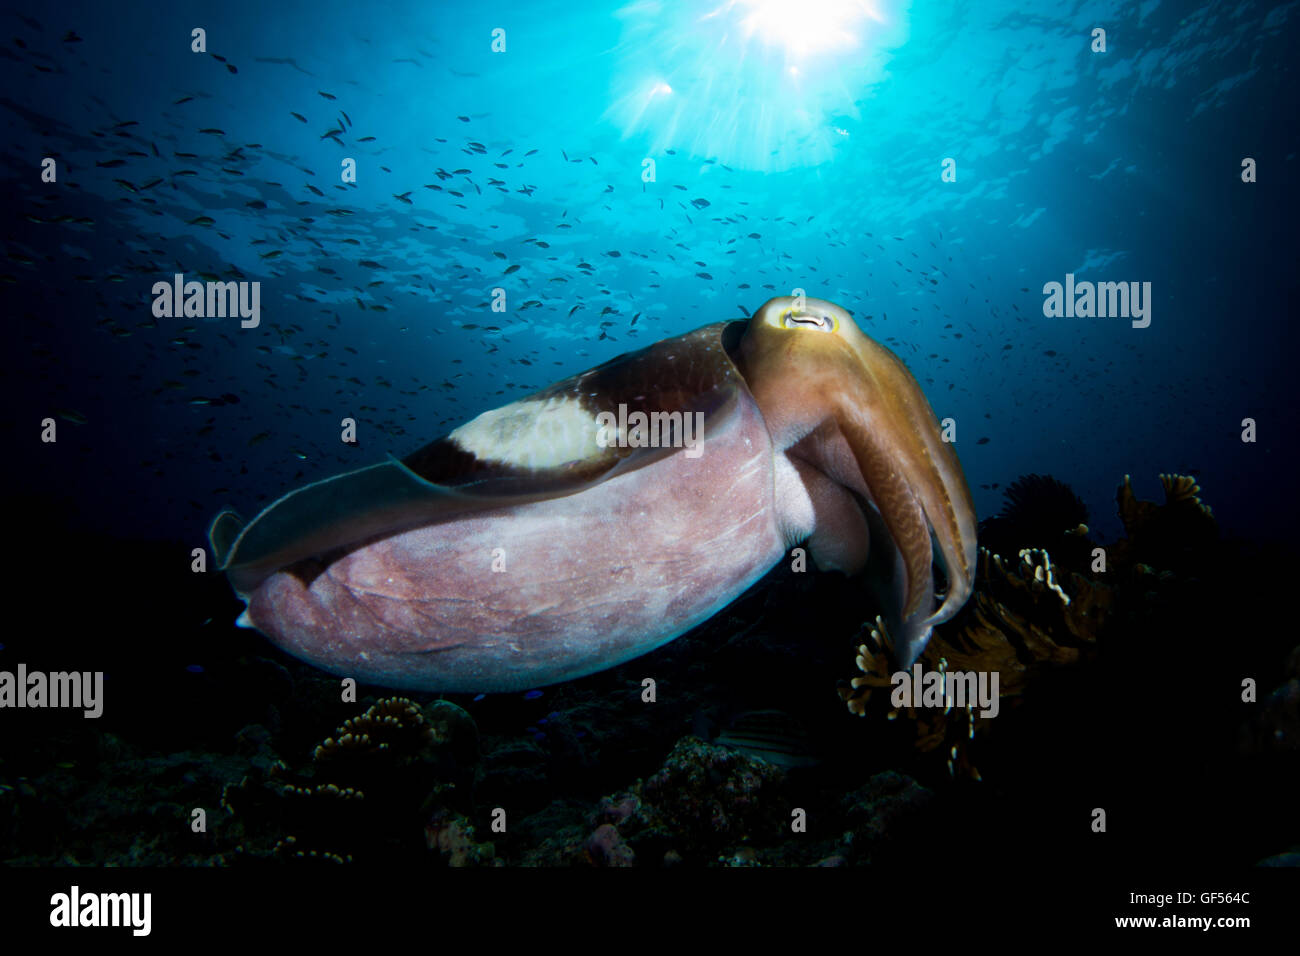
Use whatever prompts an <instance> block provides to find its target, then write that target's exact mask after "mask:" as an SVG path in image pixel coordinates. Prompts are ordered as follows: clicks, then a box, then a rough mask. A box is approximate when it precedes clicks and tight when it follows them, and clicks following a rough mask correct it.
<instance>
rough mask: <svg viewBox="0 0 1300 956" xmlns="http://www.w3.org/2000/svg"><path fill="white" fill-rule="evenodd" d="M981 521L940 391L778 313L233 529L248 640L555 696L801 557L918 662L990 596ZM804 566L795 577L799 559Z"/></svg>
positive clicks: (708, 334)
mask: <svg viewBox="0 0 1300 956" xmlns="http://www.w3.org/2000/svg"><path fill="white" fill-rule="evenodd" d="M975 531H976V522H975V511H974V505H973V503H972V501H971V496H970V491H969V489H968V488H967V486H966V480H965V477H964V476H963V474H962V470H961V465H960V464H959V462H958V460H957V456H956V454H955V452H954V451H953V448H952V445H951V444H950V443H947V442H945V441H944V440H943V438H942V436H941V433H940V429H939V424H938V422H937V421H936V419H935V415H934V412H933V411H932V410H931V408H930V405H929V403H928V402H927V401H926V399H925V396H924V395H923V394H922V392H921V388H920V386H919V385H918V384H917V382H916V380H915V379H914V378H913V377H912V375H911V373H910V372H908V370H907V368H906V367H905V366H904V365H903V363H902V362H901V361H900V360H899V359H898V357H897V356H895V355H894V354H893V353H892V352H891V351H890V350H889V349H887V348H885V347H884V346H883V345H881V344H879V343H878V342H875V341H873V340H872V339H870V338H868V337H867V336H866V335H864V334H863V333H862V331H861V330H859V328H858V326H857V324H856V323H855V322H854V321H853V318H852V317H851V316H850V315H849V313H848V312H847V311H846V310H844V309H842V308H840V307H839V306H837V305H834V304H832V303H830V302H825V301H822V300H819V299H811V298H808V299H805V298H802V297H800V298H790V297H782V298H775V299H771V300H770V301H768V302H767V303H765V304H764V305H763V307H762V308H761V309H760V310H759V311H758V312H757V313H756V314H755V315H754V316H753V318H751V319H749V320H748V321H733V322H719V323H716V324H713V325H706V326H704V327H703V328H700V329H696V330H695V331H694V332H688V333H687V334H685V335H679V336H677V337H675V338H670V339H665V340H663V341H661V342H657V343H656V344H654V345H651V346H649V347H648V348H644V349H641V350H640V351H637V352H629V353H627V354H626V355H622V356H619V357H618V358H615V359H612V360H611V361H608V362H606V363H605V364H603V365H599V366H597V367H596V368H593V369H591V370H590V371H587V372H583V373H582V374H581V375H576V376H574V377H572V378H568V379H565V380H564V381H561V382H558V383H556V384H554V385H552V386H550V387H549V388H546V389H543V390H542V391H540V392H537V393H535V394H533V395H531V396H529V397H528V398H524V399H522V400H520V401H516V402H512V403H510V404H508V405H505V406H502V407H501V408H496V409H492V410H491V411H487V412H484V413H483V414H481V415H479V416H478V417H477V418H475V419H473V420H472V421H470V422H467V423H466V424H464V425H462V426H460V427H459V428H457V429H455V430H454V431H452V432H451V433H449V434H448V435H446V436H445V437H443V438H439V439H438V440H437V441H434V442H433V443H432V444H429V445H426V446H425V447H423V448H421V449H420V450H419V451H416V452H414V453H413V454H411V455H409V456H407V457H406V458H403V459H401V460H398V459H396V458H389V459H388V460H387V461H384V462H382V463H380V464H376V465H371V466H369V467H366V468H361V469H359V470H357V471H351V472H347V473H345V474H341V475H337V476H335V477H333V478H328V479H325V480H323V481H318V482H316V483H314V484H310V485H307V486H305V487H303V488H299V489H298V490H296V491H293V492H291V493H289V494H287V495H285V496H284V497H282V498H280V499H279V500H277V501H276V502H274V503H273V504H271V505H270V506H269V507H267V508H266V509H265V510H263V511H262V512H261V513H260V514H259V515H257V517H255V518H254V519H253V520H252V521H250V522H248V523H247V524H245V523H244V522H243V521H241V520H240V519H239V517H238V516H237V515H236V514H235V513H234V512H232V511H224V512H222V513H221V514H219V515H218V516H217V517H216V518H215V519H214V520H213V522H212V526H211V528H210V530H209V540H210V543H211V545H212V549H213V553H214V554H215V556H216V558H217V562H218V564H219V566H220V567H221V569H222V570H224V571H225V572H226V573H227V575H228V576H229V579H230V581H231V583H232V585H233V586H234V588H235V590H236V591H237V592H238V594H239V595H240V596H241V597H242V598H243V599H244V600H245V601H246V602H247V608H246V610H245V611H244V613H243V614H242V615H241V616H240V619H239V623H240V624H241V625H244V626H250V627H255V628H257V629H258V630H260V631H261V632H262V633H264V634H265V635H267V637H269V638H270V639H271V640H272V641H273V642H275V643H276V644H277V645H279V646H280V647H281V648H283V649H284V650H285V651H287V652H289V653H290V654H293V655H294V656H296V657H299V658H301V659H303V660H305V661H307V662H309V663H311V664H313V665H315V666H317V667H320V668H323V669H324V670H327V671H330V672H333V673H335V674H339V675H344V676H350V677H355V678H357V679H358V680H361V681H366V682H371V683H375V684H382V685H387V686H391V687H400V688H408V689H422V690H429V691H446V692H476V693H477V692H490V691H506V690H517V689H523V688H530V687H538V686H542V685H545V684H552V683H556V682H559V681H566V680H571V679H574V678H577V677H582V676H584V675H587V674H591V673H594V672H596V671H599V670H603V669H605V668H608V667H613V666H614V665H616V664H620V663H623V662H624V661H627V660H630V659H632V658H634V657H637V656H638V655H641V654H645V653H646V652H648V651H651V650H653V649H654V648H656V647H659V646H661V645H663V644H665V643H667V642H668V641H671V640H672V639H673V638H675V637H677V636H679V635H681V634H683V633H684V632H686V631H688V630H690V629H691V628H692V627H694V626H695V625H697V624H699V623H701V622H703V621H705V620H707V619H708V618H709V617H711V616H712V615H714V614H716V613H717V612H718V611H720V610H721V609H722V608H724V607H725V606H726V605H727V604H729V603H730V602H731V601H733V600H734V599H735V598H737V597H738V596H740V595H741V594H742V593H743V592H744V591H745V590H746V589H747V588H749V587H750V586H751V585H753V584H754V583H755V582H756V581H758V580H759V579H760V578H761V577H762V576H763V575H764V574H765V573H767V572H768V571H769V570H770V569H771V568H772V567H773V566H774V565H775V564H776V563H777V562H778V561H781V560H782V558H783V556H786V555H788V554H790V553H791V551H792V549H794V548H796V547H803V548H805V549H806V551H805V554H806V555H807V556H808V557H811V558H812V560H813V562H815V564H816V565H817V567H818V568H820V569H823V570H834V571H841V572H843V573H845V574H848V575H861V577H862V579H863V581H864V582H865V583H866V584H869V585H871V587H872V590H873V591H874V593H875V594H876V596H877V601H878V602H879V604H880V606H881V607H882V608H883V610H884V613H883V621H884V623H885V624H886V626H887V628H888V630H889V632H890V636H891V639H892V643H893V646H894V648H895V654H896V658H897V660H898V663H899V665H900V666H901V667H904V668H906V667H909V666H910V665H911V664H912V662H913V661H914V660H915V658H916V657H917V655H919V653H920V652H921V650H922V649H923V648H924V646H925V643H926V641H927V640H928V639H929V636H930V632H931V629H932V628H933V627H934V626H935V625H937V624H939V623H942V622H943V621H946V620H948V619H949V618H951V617H952V616H953V615H954V614H955V613H956V612H957V611H958V610H959V609H960V608H961V606H962V605H963V604H964V603H965V601H966V599H967V598H968V597H969V596H970V593H971V580H972V575H973V573H974V567H975V550H976V546H975ZM796 557H798V556H797V555H796Z"/></svg>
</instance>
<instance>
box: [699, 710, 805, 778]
mask: <svg viewBox="0 0 1300 956" xmlns="http://www.w3.org/2000/svg"><path fill="white" fill-rule="evenodd" d="M713 743H714V744H715V745H717V746H719V747H728V748H730V749H732V750H739V751H740V752H741V753H744V754H747V755H748V756H750V757H754V758H756V759H758V760H763V761H766V762H767V763H770V764H775V765H776V766H778V767H786V768H795V767H813V766H816V765H817V764H818V763H820V761H819V760H818V758H817V755H816V754H815V753H814V752H813V750H812V747H811V742H810V738H809V736H808V733H807V732H806V731H805V730H804V728H803V727H802V726H801V725H800V724H799V723H798V722H797V721H796V720H795V719H794V718H792V717H791V716H790V715H789V714H786V713H785V712H784V711H780V710H753V711H748V712H746V713H743V714H741V715H740V716H738V717H736V718H735V719H734V720H732V722H731V724H730V726H728V727H727V729H726V730H724V731H723V732H722V733H721V734H719V735H718V737H717V738H716V739H715V740H714V741H713Z"/></svg>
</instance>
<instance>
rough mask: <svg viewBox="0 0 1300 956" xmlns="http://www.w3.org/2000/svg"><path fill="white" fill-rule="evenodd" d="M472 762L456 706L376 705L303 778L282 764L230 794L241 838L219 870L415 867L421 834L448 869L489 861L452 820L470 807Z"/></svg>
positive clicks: (467, 725) (487, 850)
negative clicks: (292, 865) (255, 863)
mask: <svg viewBox="0 0 1300 956" xmlns="http://www.w3.org/2000/svg"><path fill="white" fill-rule="evenodd" d="M476 753H477V731H476V730H475V728H474V724H473V721H472V720H471V719H470V718H469V715H468V714H466V713H465V712H464V711H463V710H461V709H460V708H459V707H457V706H456V705H455V704H452V703H449V702H447V701H434V702H432V703H430V704H428V705H427V706H425V707H423V708H421V707H420V706H419V705H417V704H416V703H415V702H414V701H411V700H408V699H406V698H402V697H391V698H385V699H383V700H380V701H378V702H377V703H375V704H374V705H373V706H371V707H370V708H369V709H368V710H366V711H365V712H364V713H363V714H361V715H360V716H358V717H354V718H351V719H349V720H346V721H344V723H343V724H342V726H340V727H339V728H338V730H337V731H336V732H335V734H334V736H331V737H327V738H325V740H324V741H323V742H322V743H321V744H320V745H319V746H317V747H316V748H315V750H314V752H313V753H312V758H311V763H310V765H309V766H308V767H306V768H304V769H303V770H301V771H299V772H294V771H292V770H290V768H289V767H288V766H287V765H286V764H285V763H284V762H283V761H278V762H276V763H275V764H273V765H272V766H271V767H270V769H269V770H268V771H267V772H266V773H265V774H262V775H258V776H257V777H256V778H253V777H245V778H244V779H243V780H241V781H240V783H238V784H236V785H232V786H228V787H227V788H226V790H225V792H224V794H223V797H222V805H223V806H224V807H225V808H226V809H227V810H228V811H229V812H230V813H231V814H233V815H234V817H235V819H236V820H237V821H238V823H239V825H240V826H241V827H242V828H243V831H244V837H243V842H241V843H240V844H239V845H238V846H237V847H236V849H235V852H234V853H233V854H231V855H230V857H229V858H223V860H222V862H237V861H243V860H248V859H265V858H267V857H274V858H277V859H280V860H286V861H294V862H321V861H327V862H332V863H345V862H353V861H357V862H373V861H375V860H392V859H419V853H418V846H419V843H418V839H417V838H418V835H419V833H420V831H421V827H423V829H424V834H425V841H424V842H425V845H426V846H427V847H428V848H429V849H436V850H438V851H439V853H440V854H441V856H442V857H443V859H444V860H445V861H446V862H447V863H449V864H451V865H467V864H470V863H481V862H485V861H488V860H490V859H491V858H492V847H491V845H490V844H489V845H484V846H479V845H478V844H475V843H474V840H473V836H474V829H473V826H472V825H471V824H470V823H469V822H468V820H466V819H465V818H463V817H462V816H459V815H458V814H457V813H456V812H455V810H456V809H458V808H459V809H464V808H466V807H467V806H468V800H469V794H468V793H464V795H463V796H462V793H461V792H458V783H459V784H460V785H461V787H462V788H463V789H465V790H467V789H469V788H468V787H467V786H465V784H466V783H469V784H472V776H470V777H468V778H466V776H465V773H466V770H467V768H468V769H469V770H470V771H471V773H472V763H473V760H474V758H475V755H476ZM467 762H468V763H467ZM458 778H459V779H458Z"/></svg>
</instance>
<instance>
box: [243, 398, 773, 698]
mask: <svg viewBox="0 0 1300 956" xmlns="http://www.w3.org/2000/svg"><path fill="white" fill-rule="evenodd" d="M771 456H772V452H771V443H770V441H769V439H768V436H767V430H766V429H765V428H764V427H763V421H762V418H761V417H760V416H759V414H758V410H757V408H756V407H755V406H754V405H753V404H752V403H746V404H745V405H743V406H742V407H741V409H740V410H739V413H738V414H737V415H735V416H733V417H731V418H730V419H729V420H728V422H727V425H726V427H725V428H724V429H722V430H721V432H719V433H714V434H709V435H708V438H707V442H706V444H705V447H704V450H703V453H702V454H701V455H700V456H699V457H698V458H694V459H691V458H687V457H686V455H685V454H675V455H671V456H669V457H668V458H666V459H664V460H663V461H662V462H661V463H659V464H657V465H656V466H654V467H650V468H642V469H638V470H635V471H631V472H629V473H627V474H624V475H620V476H618V477H615V478H611V479H610V480H608V481H605V482H603V483H601V484H598V485H596V486H595V487H593V488H590V489H588V490H586V491H584V492H582V493H580V494H574V495H568V496H565V497H561V498H550V499H547V500H544V501H538V502H534V503H531V504H526V505H523V506H518V507H509V508H498V509H490V510H487V511H482V512H479V513H477V514H473V515H470V516H468V517H464V518H456V519H452V520H450V521H448V522H446V523H441V524H435V525H431V526H428V527H424V528H418V529H416V530H413V531H407V532H404V533H402V534H399V535H396V536H394V537H390V538H384V539H382V540H380V541H377V542H375V543H373V544H370V545H367V546H365V547H362V548H360V549H358V550H355V551H353V552H351V553H349V554H347V555H346V556H344V557H342V558H340V559H339V560H337V561H335V562H334V563H332V564H331V565H329V567H328V568H327V569H326V570H325V571H324V572H323V573H321V574H320V575H319V576H317V577H316V578H315V580H314V581H312V582H311V584H310V586H309V587H308V586H305V585H304V584H303V582H302V581H301V580H300V579H299V578H298V577H297V576H296V575H295V574H293V573H290V572H284V571H282V572H277V573H276V574H274V575H272V576H271V577H270V578H268V579H267V580H266V581H265V582H263V583H262V585H261V586H260V587H259V588H258V589H257V590H256V591H255V592H254V593H253V594H252V596H251V600H250V604H249V611H248V616H249V618H250V620H251V622H252V623H253V624H254V625H255V626H257V627H258V629H260V630H262V631H263V632H264V633H266V634H267V636H269V637H270V638H271V639H272V640H274V641H275V642H276V643H277V644H279V645H280V646H282V647H283V648H284V649H285V650H287V651H289V652H290V653H291V654H294V655H296V656H298V657H302V658H304V659H306V660H310V661H312V662H313V663H315V664H316V665H318V666H320V667H323V668H325V669H326V670H329V671H333V672H334V673H337V674H351V675H357V676H363V677H364V678H365V679H366V680H368V681H372V682H375V683H380V684H385V685H387V686H391V687H407V688H429V687H433V686H436V688H437V689H438V690H442V691H466V692H479V691H504V690H515V689H523V688H528V687H536V686H538V685H542V684H551V683H555V682H557V681H563V680H569V679H572V678H575V677H580V676H583V675H585V674H589V673H592V672H594V671H598V670H603V669H605V668H607V667H612V666H614V665H615V664H619V663H621V662H623V661H626V660H628V659H630V658H633V657H636V656H637V655H639V654H643V653H645V652H646V651H648V650H651V649H652V648H654V647H656V646H658V645H659V644H662V643H664V642H665V641H668V640H671V639H672V638H673V637H675V636H677V635H678V634H680V633H683V632H684V631H686V630H689V629H690V628H692V627H694V626H695V625H696V624H698V623H700V622H701V621H704V620H707V619H708V618H709V617H711V616H712V615H713V614H715V613H716V612H717V611H719V610H720V609H721V608H722V607H723V606H725V605H726V604H727V603H728V602H729V601H731V600H732V598H734V597H735V596H736V595H737V594H739V593H741V592H742V591H744V590H745V588H747V587H748V586H749V585H750V584H752V583H753V582H754V581H755V580H757V579H758V578H759V577H761V576H762V575H763V573H764V572H766V571H767V570H768V569H769V568H771V566H772V565H773V564H774V563H775V562H776V561H777V559H778V558H780V556H781V553H782V550H783V548H784V541H783V539H782V537H781V535H780V533H779V531H778V528H777V524H776V512H775V508H774V503H773V496H772V476H771V471H770V467H769V466H768V464H767V463H768V462H770V461H771ZM497 549H501V550H500V551H498V550H497ZM494 558H496V559H500V560H502V561H503V562H504V568H505V570H504V571H502V572H499V573H494V572H493V570H492V567H493V562H494Z"/></svg>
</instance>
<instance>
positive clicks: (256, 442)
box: [248, 432, 271, 448]
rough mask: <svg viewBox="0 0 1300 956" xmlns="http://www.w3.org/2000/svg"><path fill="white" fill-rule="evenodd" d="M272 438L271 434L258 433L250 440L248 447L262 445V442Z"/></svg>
mask: <svg viewBox="0 0 1300 956" xmlns="http://www.w3.org/2000/svg"><path fill="white" fill-rule="evenodd" d="M270 437H271V433H270V432H258V433H257V434H256V435H254V436H253V437H252V438H250V439H249V440H248V447H249V448H252V447H253V446H254V445H260V444H262V442H264V441H266V440H267V439H268V438H270Z"/></svg>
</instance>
